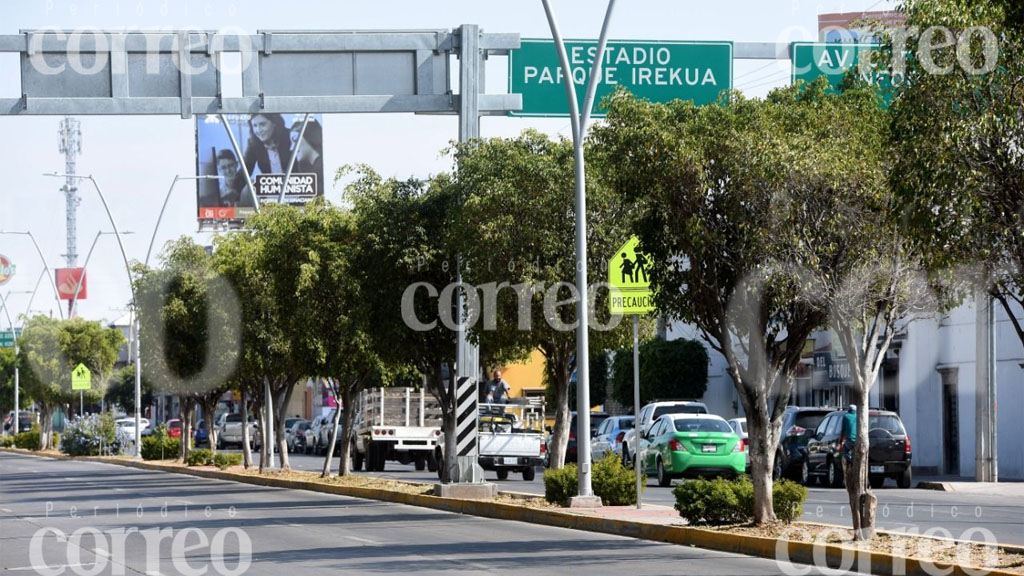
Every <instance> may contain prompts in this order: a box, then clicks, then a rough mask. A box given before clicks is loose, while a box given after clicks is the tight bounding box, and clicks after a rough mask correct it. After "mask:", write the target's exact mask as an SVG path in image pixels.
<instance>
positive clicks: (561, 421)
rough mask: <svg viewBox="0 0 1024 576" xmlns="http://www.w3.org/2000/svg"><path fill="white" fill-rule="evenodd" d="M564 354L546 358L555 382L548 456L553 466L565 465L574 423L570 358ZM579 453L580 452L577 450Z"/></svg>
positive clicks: (549, 371) (550, 376)
mask: <svg viewBox="0 0 1024 576" xmlns="http://www.w3.org/2000/svg"><path fill="white" fill-rule="evenodd" d="M563 356H564V355H562V354H552V355H551V356H548V357H547V358H546V359H545V362H546V363H547V364H548V377H549V378H551V380H552V382H554V384H555V427H554V429H553V430H552V433H551V444H550V445H549V446H548V457H549V458H550V460H551V466H550V467H551V468H555V469H558V468H562V467H563V466H565V452H566V449H567V448H568V446H569V426H570V425H571V423H572V418H571V416H570V408H569V378H568V370H569V366H568V360H566V359H565V358H564V357H563ZM577 453H578V452H577Z"/></svg>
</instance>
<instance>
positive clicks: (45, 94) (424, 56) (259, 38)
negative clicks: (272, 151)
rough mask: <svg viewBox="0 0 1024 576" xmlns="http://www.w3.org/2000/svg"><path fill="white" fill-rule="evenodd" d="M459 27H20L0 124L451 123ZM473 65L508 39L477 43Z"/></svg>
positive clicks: (513, 42) (514, 38)
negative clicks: (37, 120) (48, 119)
mask: <svg viewBox="0 0 1024 576" xmlns="http://www.w3.org/2000/svg"><path fill="white" fill-rule="evenodd" d="M460 34H461V29H456V30H427V31H370V32H367V31H329V32H302V31H298V32H296V31H287V32H284V31H260V32H259V33H257V34H253V35H230V34H221V33H218V32H212V31H211V32H197V31H171V32H159V33H155V32H146V33H143V32H120V31H92V30H90V31H84V32H78V31H66V30H31V31H23V32H22V33H21V34H16V35H0V53H3V52H7V53H12V52H13V53H18V54H20V60H21V76H20V80H19V82H20V86H19V89H18V92H19V93H20V94H21V97H20V98H0V115H14V116H17V115H64V114H73V115H147V114H148V115H152V114H165V115H171V114H174V115H180V116H181V117H182V118H189V117H191V116H192V115H193V114H252V113H258V112H277V113H301V112H308V113H349V112H351V113H367V112H416V113H431V114H452V115H455V114H458V113H459V111H460V102H459V99H460V96H459V95H458V94H454V93H453V92H452V90H451V86H450V84H451V82H450V73H451V60H452V58H453V57H454V56H456V55H458V52H459V50H460V48H459V47H460V44H461V39H460ZM475 40H476V41H477V42H478V44H479V48H480V50H481V52H482V55H483V57H486V56H487V55H489V54H507V53H508V51H509V50H512V49H515V48H518V47H519V35H518V34H479V38H477V39H475ZM225 54H237V55H238V56H239V57H240V62H241V70H240V72H241V84H242V86H241V87H242V90H241V92H242V95H241V96H240V97H231V98H226V97H224V96H223V86H224V83H225V79H224V74H223V70H222V68H224V67H225V66H226V63H225V59H224V58H223V56H224V55H225ZM482 78H483V76H482V75H480V80H481V85H479V86H478V87H477V88H478V89H477V90H475V91H470V92H469V93H471V94H473V97H474V98H476V99H477V100H478V102H477V108H479V111H480V114H482V115H492V114H501V115H504V114H507V113H508V112H509V111H512V110H517V109H519V108H520V107H521V101H522V99H521V97H520V96H519V95H516V94H486V93H485V92H484V87H483V86H482Z"/></svg>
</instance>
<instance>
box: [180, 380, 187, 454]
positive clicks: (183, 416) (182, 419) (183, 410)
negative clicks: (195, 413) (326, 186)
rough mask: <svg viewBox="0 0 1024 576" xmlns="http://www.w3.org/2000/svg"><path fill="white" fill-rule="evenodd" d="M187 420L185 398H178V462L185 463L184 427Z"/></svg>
mask: <svg viewBox="0 0 1024 576" xmlns="http://www.w3.org/2000/svg"><path fill="white" fill-rule="evenodd" d="M187 420H188V400H186V398H185V396H178V424H179V426H180V428H179V430H181V436H180V437H179V438H178V460H181V461H182V462H184V461H185V457H186V456H188V454H186V453H185V426H186V425H187Z"/></svg>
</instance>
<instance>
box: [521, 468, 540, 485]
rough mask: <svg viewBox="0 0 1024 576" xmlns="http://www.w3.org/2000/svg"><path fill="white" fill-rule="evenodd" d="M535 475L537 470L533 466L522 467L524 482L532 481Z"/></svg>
mask: <svg viewBox="0 0 1024 576" xmlns="http://www.w3.org/2000/svg"><path fill="white" fill-rule="evenodd" d="M536 477H537V471H536V470H534V469H533V466H530V467H529V468H524V469H523V480H525V481H526V482H533V479H534V478H536Z"/></svg>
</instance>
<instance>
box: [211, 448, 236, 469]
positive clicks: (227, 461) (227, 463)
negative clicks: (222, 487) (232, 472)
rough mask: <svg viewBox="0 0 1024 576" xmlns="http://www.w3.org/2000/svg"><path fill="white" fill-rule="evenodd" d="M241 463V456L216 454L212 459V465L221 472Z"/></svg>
mask: <svg viewBox="0 0 1024 576" xmlns="http://www.w3.org/2000/svg"><path fill="white" fill-rule="evenodd" d="M241 463H242V455H241V454H225V453H221V452H218V453H217V454H216V455H214V457H213V464H214V466H216V467H218V468H220V469H221V470H224V469H226V468H230V467H232V466H238V465H239V464H241Z"/></svg>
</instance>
